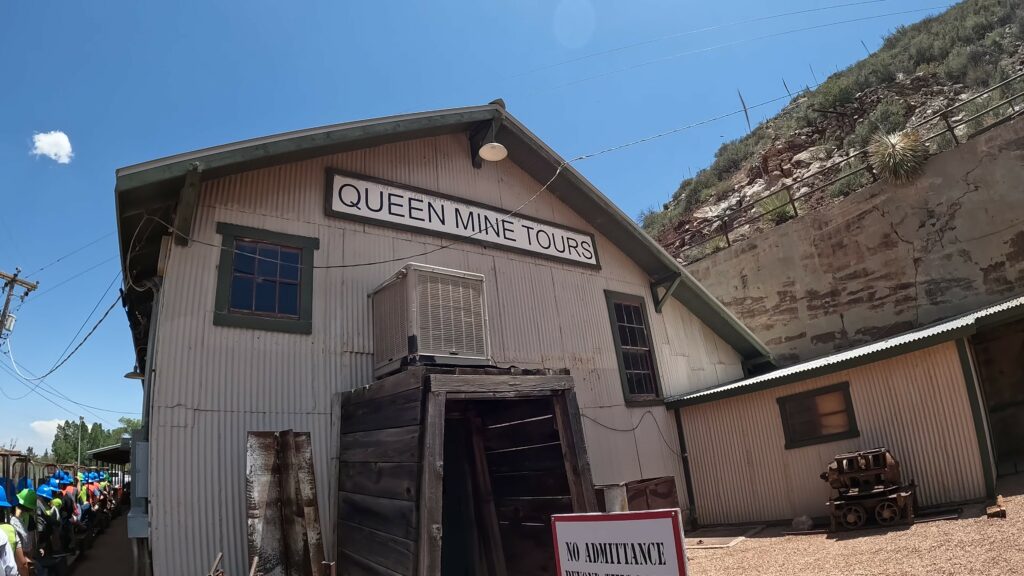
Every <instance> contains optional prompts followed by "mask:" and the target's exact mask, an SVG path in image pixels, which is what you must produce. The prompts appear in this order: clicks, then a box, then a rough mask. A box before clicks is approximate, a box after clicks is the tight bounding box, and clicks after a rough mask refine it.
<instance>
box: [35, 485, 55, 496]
mask: <svg viewBox="0 0 1024 576" xmlns="http://www.w3.org/2000/svg"><path fill="white" fill-rule="evenodd" d="M36 496H39V497H40V498H46V499H47V500H49V499H51V498H53V488H52V487H51V486H50V485H49V484H43V485H42V486H40V487H39V489H38V490H36Z"/></svg>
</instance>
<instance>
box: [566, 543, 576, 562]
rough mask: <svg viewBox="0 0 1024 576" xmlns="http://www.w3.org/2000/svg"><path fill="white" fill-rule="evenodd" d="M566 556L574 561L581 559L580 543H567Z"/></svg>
mask: <svg viewBox="0 0 1024 576" xmlns="http://www.w3.org/2000/svg"><path fill="white" fill-rule="evenodd" d="M565 551H566V554H565V556H566V557H567V558H568V559H569V560H571V561H572V562H579V561H580V545H579V544H577V543H575V542H566V543H565Z"/></svg>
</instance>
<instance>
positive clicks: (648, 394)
mask: <svg viewBox="0 0 1024 576" xmlns="http://www.w3.org/2000/svg"><path fill="white" fill-rule="evenodd" d="M604 295H605V300H607V303H608V318H609V321H610V322H611V328H612V339H613V340H614V342H615V356H616V358H617V360H618V363H619V376H620V378H621V379H622V393H623V396H624V397H625V399H626V402H632V403H638V402H644V401H656V400H657V399H658V398H660V397H661V384H660V383H659V382H658V366H657V363H656V362H655V359H654V340H653V338H651V324H650V321H649V319H648V316H647V304H646V302H645V301H644V299H643V297H642V296H636V295H634V294H623V293H622V292H613V291H611V290H605V292H604Z"/></svg>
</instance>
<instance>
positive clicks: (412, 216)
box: [409, 196, 426, 222]
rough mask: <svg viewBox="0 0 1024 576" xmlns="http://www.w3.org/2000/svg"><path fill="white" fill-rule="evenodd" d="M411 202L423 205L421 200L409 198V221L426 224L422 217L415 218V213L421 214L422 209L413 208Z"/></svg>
mask: <svg viewBox="0 0 1024 576" xmlns="http://www.w3.org/2000/svg"><path fill="white" fill-rule="evenodd" d="M413 202H416V203H418V204H423V199H422V198H416V197H415V196H409V220H416V221H417V222H426V220H424V219H423V217H422V216H416V214H415V213H416V212H423V208H420V207H419V206H413Z"/></svg>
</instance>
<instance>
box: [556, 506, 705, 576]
mask: <svg viewBox="0 0 1024 576" xmlns="http://www.w3.org/2000/svg"><path fill="white" fill-rule="evenodd" d="M551 531H552V533H553V536H554V539H555V565H556V566H557V568H558V570H557V572H556V574H558V576H685V574H686V551H685V549H684V548H683V526H682V522H681V520H680V513H679V510H678V509H673V510H649V511H644V512H617V513H613V514H560V515H555V516H552V517H551Z"/></svg>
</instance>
